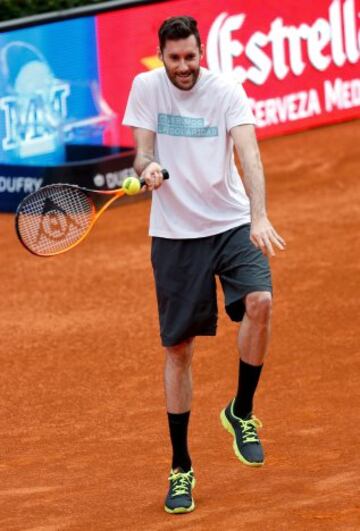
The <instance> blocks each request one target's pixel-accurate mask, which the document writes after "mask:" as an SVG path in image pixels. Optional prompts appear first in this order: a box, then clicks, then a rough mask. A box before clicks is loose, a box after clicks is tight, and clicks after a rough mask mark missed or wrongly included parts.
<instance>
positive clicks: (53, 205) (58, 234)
mask: <svg viewBox="0 0 360 531" xmlns="http://www.w3.org/2000/svg"><path fill="white" fill-rule="evenodd" d="M162 174H163V178H164V179H168V178H169V173H168V172H167V170H162ZM144 184H145V182H144V181H143V180H141V179H140V185H141V186H143V185H144ZM125 194H126V190H125V188H119V189H117V190H111V191H108V190H106V191H104V190H102V191H100V190H90V189H88V188H82V187H80V186H77V185H74V184H50V185H48V186H44V187H43V188H40V189H39V190H37V191H36V192H33V193H32V194H29V195H28V196H26V197H25V198H24V199H23V200H22V201H21V203H20V204H19V206H18V208H17V211H16V216H15V228H16V233H17V236H18V238H19V240H20V241H21V243H22V244H23V245H24V247H25V248H26V249H27V250H28V251H30V252H31V253H33V254H36V255H37V256H44V257H45V256H54V255H57V254H61V253H65V252H66V251H69V250H70V249H72V248H73V247H75V246H76V245H78V244H79V243H80V242H81V241H82V240H84V238H86V236H87V235H88V234H89V232H90V231H91V229H92V227H93V226H94V224H95V222H96V221H97V220H98V219H99V217H100V216H101V214H102V213H103V212H105V210H106V209H107V208H108V207H109V206H110V205H111V204H112V203H113V202H114V201H116V199H118V198H119V197H122V196H123V195H125Z"/></svg>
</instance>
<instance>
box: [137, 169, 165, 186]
mask: <svg viewBox="0 0 360 531" xmlns="http://www.w3.org/2000/svg"><path fill="white" fill-rule="evenodd" d="M161 173H162V175H163V179H164V181H165V180H167V179H170V175H169V172H168V171H167V170H165V169H163V170H161ZM140 184H141V186H144V184H145V181H144V179H140Z"/></svg>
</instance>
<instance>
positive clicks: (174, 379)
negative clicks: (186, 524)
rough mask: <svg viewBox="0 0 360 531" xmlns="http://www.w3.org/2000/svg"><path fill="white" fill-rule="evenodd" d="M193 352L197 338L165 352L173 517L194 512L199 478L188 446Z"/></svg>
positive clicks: (168, 499)
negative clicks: (194, 488) (196, 475)
mask: <svg viewBox="0 0 360 531" xmlns="http://www.w3.org/2000/svg"><path fill="white" fill-rule="evenodd" d="M193 349H194V339H193V338H190V339H188V340H186V341H184V342H182V343H180V344H178V345H176V346H173V347H166V348H165V369H164V385H165V398H166V407H167V412H168V422H169V431H170V439H171V445H172V451H173V455H172V467H171V472H170V477H169V481H170V488H169V492H168V495H167V497H166V500H165V510H166V511H167V512H170V513H184V512H190V511H192V510H193V509H194V508H195V504H194V500H193V498H192V488H193V487H194V486H195V478H194V473H193V470H192V467H191V458H190V455H189V451H188V442H187V434H188V424H189V417H190V410H191V402H192V371H191V361H192V356H193Z"/></svg>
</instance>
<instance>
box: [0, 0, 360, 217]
mask: <svg viewBox="0 0 360 531" xmlns="http://www.w3.org/2000/svg"><path fill="white" fill-rule="evenodd" d="M359 10H360V0H317V1H316V2H305V3H301V4H300V3H298V2H295V1H294V0H284V2H281V3H279V2H277V1H275V0H264V1H261V2H260V1H254V0H241V1H240V0H213V1H212V2H209V1H208V0H197V2H193V1H192V0H169V1H167V2H154V3H150V2H149V3H146V4H139V5H127V6H120V7H117V9H114V10H109V11H106V12H104V13H99V14H94V15H86V16H79V17H77V18H76V17H74V18H70V19H67V20H61V21H51V22H47V23H44V22H41V23H40V22H39V24H36V23H33V24H32V25H30V26H28V27H23V28H20V29H16V30H11V31H3V32H1V31H0V210H9V209H13V208H14V205H16V203H17V202H18V201H19V200H20V199H22V197H23V196H24V195H26V194H27V193H29V191H32V189H33V188H34V187H38V186H40V185H44V184H46V183H47V179H48V178H50V177H49V176H50V175H52V176H54V175H55V176H58V177H57V178H58V179H59V182H61V181H64V179H65V177H63V178H61V175H60V173H59V171H55V172H52V173H51V171H50V173H49V172H48V171H43V170H42V169H41V168H42V167H45V168H61V171H62V172H63V174H64V175H68V177H66V179H69V178H70V177H69V173H68V172H65V171H64V168H65V167H66V165H67V164H70V165H71V168H72V171H73V173H74V164H80V165H82V164H83V163H84V162H86V161H89V160H91V161H92V162H91V164H95V166H96V164H97V162H98V161H97V160H95V159H98V158H100V159H101V158H104V157H105V158H106V156H113V155H114V154H118V155H119V158H118V161H119V163H118V164H119V166H118V168H117V169H118V171H119V172H122V171H124V170H126V171H127V168H128V166H129V160H128V159H127V160H126V163H125V162H124V160H123V158H122V157H121V156H120V155H121V153H122V152H124V153H129V150H131V149H132V148H133V139H132V135H131V131H130V130H129V128H126V127H123V126H122V125H121V120H122V117H123V114H124V110H125V105H126V101H127V97H128V93H129V90H130V87H131V83H132V80H133V78H134V76H135V75H136V74H138V73H140V72H144V71H148V70H151V69H154V68H158V67H159V66H161V61H160V60H159V59H158V57H157V53H156V48H157V41H158V38H157V31H158V28H159V26H160V24H161V23H162V21H163V20H164V19H165V18H167V17H170V16H176V15H184V14H188V15H192V16H194V17H195V18H196V19H197V20H198V23H199V29H200V33H201V37H202V41H203V44H204V57H203V60H202V65H203V66H205V67H207V68H209V69H210V70H212V71H215V72H219V73H224V74H226V75H229V76H233V77H234V78H235V79H236V80H237V81H238V82H239V83H242V84H243V86H244V88H245V90H246V92H247V94H248V96H249V98H250V101H251V105H252V108H253V111H254V115H255V118H256V123H257V135H258V137H259V138H267V137H270V136H274V135H280V134H284V133H291V132H294V131H300V130H303V129H306V128H309V127H314V126H318V125H324V124H330V123H334V122H337V121H343V120H349V119H353V118H357V117H359V115H360V72H359V71H360V69H359V58H360V16H359V15H360V13H359ZM194 111H196V110H194ZM70 153H71V156H70ZM76 157H78V159H77V158H76ZM115 158H116V157H115ZM112 164H113V162H112ZM95 166H94V167H95ZM26 168H27V169H28V170H26ZM31 168H32V169H31ZM34 168H39V170H38V171H36V170H34ZM94 171H95V173H96V170H94ZM114 171H116V169H115V170H114ZM75 173H76V172H75ZM51 178H53V177H51ZM100 180H101V179H97V180H95V181H94V183H92V184H93V186H95V187H96V186H98V183H99V182H100ZM106 182H107V181H106ZM90 184H91V183H90ZM88 185H89V184H88ZM9 205H10V206H9Z"/></svg>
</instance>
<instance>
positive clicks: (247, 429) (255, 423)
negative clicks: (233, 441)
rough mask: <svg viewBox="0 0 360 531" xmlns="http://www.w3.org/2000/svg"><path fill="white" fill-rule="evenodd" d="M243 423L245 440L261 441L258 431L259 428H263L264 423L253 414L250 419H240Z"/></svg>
mask: <svg viewBox="0 0 360 531" xmlns="http://www.w3.org/2000/svg"><path fill="white" fill-rule="evenodd" d="M238 421H239V422H240V424H241V428H242V430H243V432H244V436H243V442H244V443H250V442H254V443H256V442H259V437H258V434H257V433H256V429H257V428H262V423H261V421H260V420H259V419H257V418H256V417H255V416H252V417H251V419H249V420H243V419H240V418H239V419H238Z"/></svg>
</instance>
